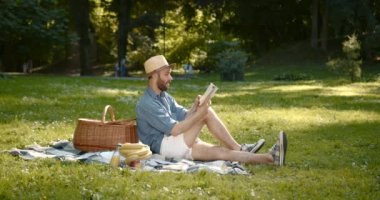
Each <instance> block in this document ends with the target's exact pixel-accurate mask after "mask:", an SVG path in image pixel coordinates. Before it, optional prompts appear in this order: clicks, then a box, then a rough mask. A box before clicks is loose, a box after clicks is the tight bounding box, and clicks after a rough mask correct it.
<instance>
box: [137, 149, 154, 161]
mask: <svg viewBox="0 0 380 200" xmlns="http://www.w3.org/2000/svg"><path fill="white" fill-rule="evenodd" d="M150 156H152V152H151V151H148V153H146V154H145V155H142V156H140V157H139V159H140V160H144V159H147V158H149V157H150Z"/></svg>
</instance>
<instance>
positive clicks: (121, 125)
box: [73, 105, 138, 151]
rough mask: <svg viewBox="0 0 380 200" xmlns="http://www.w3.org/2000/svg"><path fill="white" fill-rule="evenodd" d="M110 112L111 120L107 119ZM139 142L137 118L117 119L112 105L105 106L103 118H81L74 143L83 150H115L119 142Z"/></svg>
mask: <svg viewBox="0 0 380 200" xmlns="http://www.w3.org/2000/svg"><path fill="white" fill-rule="evenodd" d="M107 112H108V113H110V116H111V121H110V122H107V121H106V119H105V118H106V114H107ZM126 142H129V143H137V142H138V136H137V131H136V120H135V119H131V120H124V121H116V120H115V114H114V111H113V109H112V107H111V106H110V105H107V106H105V108H104V111H103V113H102V120H94V119H84V118H79V119H78V122H77V126H76V128H75V132H74V138H73V143H74V147H75V148H76V149H79V150H81V151H104V150H114V149H115V148H116V145H117V144H118V143H126Z"/></svg>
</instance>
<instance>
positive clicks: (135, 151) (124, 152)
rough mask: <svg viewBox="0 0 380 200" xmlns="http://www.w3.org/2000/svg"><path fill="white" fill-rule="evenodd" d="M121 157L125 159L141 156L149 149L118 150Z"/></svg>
mask: <svg viewBox="0 0 380 200" xmlns="http://www.w3.org/2000/svg"><path fill="white" fill-rule="evenodd" d="M119 151H120V153H121V154H122V155H124V156H125V157H128V156H131V155H137V156H142V155H145V154H147V153H148V152H149V151H150V149H149V148H141V149H120V150H119Z"/></svg>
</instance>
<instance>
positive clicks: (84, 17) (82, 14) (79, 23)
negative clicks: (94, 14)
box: [70, 0, 92, 76]
mask: <svg viewBox="0 0 380 200" xmlns="http://www.w3.org/2000/svg"><path fill="white" fill-rule="evenodd" d="M70 3H71V8H72V12H73V15H74V19H75V24H76V30H77V33H78V35H79V57H80V67H81V72H80V74H81V76H87V75H92V64H91V63H90V35H89V34H90V32H89V30H90V2H89V0H82V1H76V0H71V1H70Z"/></svg>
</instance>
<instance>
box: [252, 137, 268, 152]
mask: <svg viewBox="0 0 380 200" xmlns="http://www.w3.org/2000/svg"><path fill="white" fill-rule="evenodd" d="M264 144H265V140H264V139H260V140H259V141H257V144H256V146H255V148H253V149H252V150H251V151H250V152H251V153H257V152H258V151H260V149H261V147H263V146H264Z"/></svg>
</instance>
